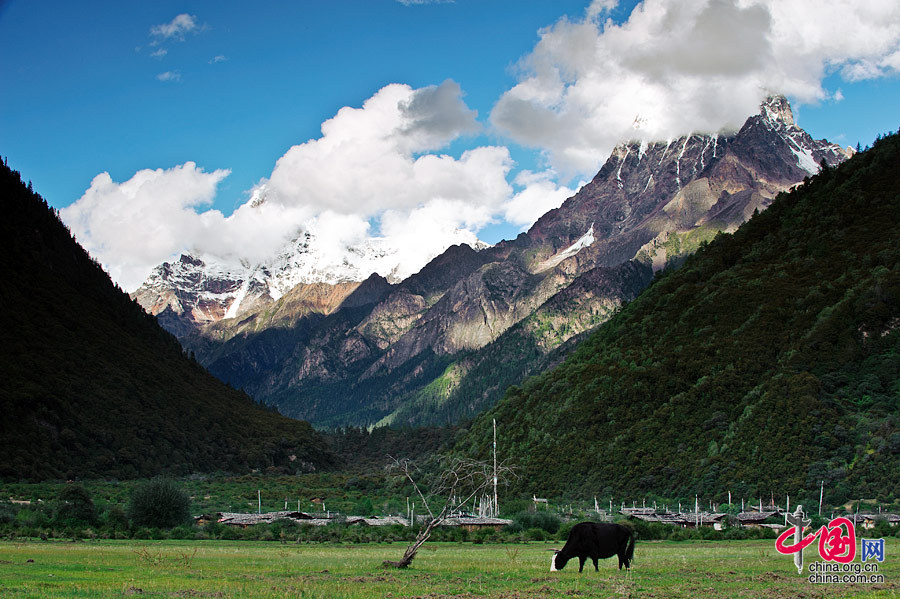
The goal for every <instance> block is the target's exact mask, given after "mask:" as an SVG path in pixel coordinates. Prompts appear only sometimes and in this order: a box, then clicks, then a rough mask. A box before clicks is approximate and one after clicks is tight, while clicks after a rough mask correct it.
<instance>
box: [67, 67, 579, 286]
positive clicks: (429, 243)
mask: <svg viewBox="0 0 900 599" xmlns="http://www.w3.org/2000/svg"><path fill="white" fill-rule="evenodd" d="M475 117H476V115H475V113H474V111H472V110H470V109H469V108H468V107H467V106H466V105H465V103H464V102H463V100H462V92H461V90H460V89H459V86H458V85H457V84H456V83H455V82H453V81H446V82H444V83H442V84H441V85H439V86H432V87H426V88H421V89H412V88H411V87H409V86H407V85H399V84H392V85H388V86H386V87H384V88H382V89H381V90H379V91H378V92H377V93H375V94H374V95H373V96H372V97H371V98H369V99H368V100H367V101H366V102H365V103H364V104H363V105H362V107H360V108H351V107H345V108H342V109H341V110H339V111H338V112H337V114H336V115H335V116H334V117H333V118H331V119H329V120H328V121H326V122H325V123H323V124H322V136H321V137H319V138H317V139H311V140H309V141H307V142H305V143H303V144H300V145H296V146H294V147H292V148H290V149H289V150H288V151H287V152H286V153H285V154H284V155H283V156H282V157H281V158H280V159H279V160H278V162H277V163H276V165H275V168H274V169H273V171H272V174H271V175H270V176H269V178H268V179H265V180H263V181H261V182H260V183H259V184H258V185H257V186H256V187H255V188H254V189H253V190H251V195H250V198H249V199H248V200H247V201H246V202H245V203H244V204H243V205H241V206H240V207H239V208H238V209H237V210H235V211H234V213H233V214H231V215H230V216H227V217H226V216H224V215H223V214H222V213H221V212H219V211H217V210H213V209H209V208H208V205H209V203H210V202H211V200H212V198H213V197H214V196H215V190H216V187H217V185H218V183H219V182H220V181H221V180H222V179H223V178H224V177H225V176H226V175H227V174H228V171H227V170H217V171H214V172H211V173H206V172H204V171H203V169H202V168H198V167H197V166H196V165H195V164H194V163H192V162H189V163H186V164H184V165H182V166H178V167H175V168H171V169H166V170H162V169H157V170H155V171H153V170H144V171H140V172H138V173H136V174H135V175H134V177H132V178H131V179H129V180H128V181H125V182H123V183H117V182H114V181H113V180H112V179H111V177H110V176H109V175H108V174H106V173H103V174H100V175H98V176H97V177H96V178H95V179H94V181H93V182H92V183H91V186H90V188H89V189H88V190H87V191H86V192H85V194H84V195H83V196H82V197H81V198H80V199H79V200H78V201H77V202H75V203H74V204H73V205H72V206H70V207H68V208H66V209H65V210H64V211H63V218H64V220H65V221H66V222H67V223H68V224H69V226H70V227H71V228H72V230H73V232H74V233H75V234H76V235H77V237H78V240H79V241H80V242H81V243H82V244H83V245H84V246H85V247H86V248H87V249H88V250H89V251H91V253H92V254H93V255H94V256H96V257H97V258H98V259H99V260H100V261H101V262H102V263H103V264H104V265H105V266H106V267H107V269H108V270H109V272H110V274H111V275H112V276H113V278H114V280H116V281H117V282H119V283H120V284H121V285H122V286H123V287H124V288H125V289H128V290H133V289H134V288H136V287H137V286H138V285H139V284H140V283H141V282H142V281H143V280H144V279H145V278H146V276H147V275H148V274H149V272H150V270H151V269H152V268H153V267H155V266H156V265H158V264H160V263H161V262H163V261H165V260H169V259H171V258H173V257H176V256H177V254H178V253H179V252H182V251H191V252H194V253H196V254H199V255H206V256H209V255H212V256H217V257H220V258H225V259H231V260H238V259H246V260H249V261H251V262H257V261H261V260H263V259H265V258H267V257H270V256H271V255H272V254H273V253H274V252H276V251H277V250H278V249H279V248H280V247H281V246H282V245H283V244H284V243H285V242H286V241H287V240H289V239H290V238H292V237H293V236H294V235H296V234H297V233H298V232H299V231H301V230H303V229H308V230H312V231H315V232H316V233H317V234H318V238H319V239H320V240H325V241H323V242H324V243H327V244H329V245H328V246H327V247H326V248H324V249H322V253H321V255H322V256H323V258H322V260H323V261H324V262H323V264H326V263H334V264H337V265H339V264H341V262H342V260H343V254H342V252H346V251H347V246H349V245H355V244H358V243H359V242H361V241H364V240H366V239H368V238H370V237H372V236H373V235H375V234H376V233H377V235H378V236H379V237H383V238H384V239H383V240H382V242H380V243H381V244H382V246H386V247H388V248H390V249H391V255H392V258H390V260H393V262H391V263H390V264H389V263H388V262H387V261H385V264H384V265H382V267H381V270H379V272H381V274H383V275H387V274H389V273H390V271H391V270H393V269H394V267H396V269H395V270H394V271H393V274H394V275H395V276H401V277H405V276H408V275H410V274H413V273H415V272H417V271H418V270H419V269H420V268H421V267H422V266H424V265H425V264H426V262H427V261H428V260H429V259H430V258H431V257H433V256H435V255H437V254H438V253H440V252H441V251H443V250H444V249H445V248H446V247H447V246H449V245H451V244H457V243H470V244H471V243H474V242H475V241H476V240H477V231H478V230H479V229H481V228H482V227H484V226H485V225H487V224H488V223H491V222H493V221H494V220H495V219H496V218H497V216H498V215H501V214H503V213H504V212H506V213H508V214H509V215H510V218H514V219H515V222H516V223H518V224H527V223H528V221H529V219H531V220H533V219H535V218H537V216H539V214H538V213H537V211H538V208H536V206H546V205H550V204H558V202H559V201H561V196H560V193H566V192H568V191H569V190H565V192H561V191H560V190H555V189H554V188H553V186H552V184H551V176H550V174H549V173H545V174H541V175H532V174H529V175H527V176H526V175H520V176H519V177H518V178H517V179H516V187H517V189H518V190H519V191H518V193H514V189H513V187H512V186H511V185H510V183H509V182H508V181H507V176H508V175H509V173H510V171H511V169H512V167H513V162H512V159H511V158H510V154H509V151H508V149H507V148H505V147H495V146H485V147H477V148H474V149H471V150H468V151H465V152H463V153H462V155H460V156H459V157H454V156H450V155H446V154H440V153H437V151H438V150H440V149H442V148H444V147H445V146H446V145H447V144H448V143H449V142H451V141H452V140H454V139H456V138H457V137H459V136H461V135H465V134H469V133H474V132H476V131H478V130H479V126H478V123H477V121H476V119H475ZM370 223H371V224H374V225H375V226H374V229H375V230H374V231H373V230H372V227H371V226H370Z"/></svg>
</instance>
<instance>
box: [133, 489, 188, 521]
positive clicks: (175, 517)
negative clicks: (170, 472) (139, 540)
mask: <svg viewBox="0 0 900 599" xmlns="http://www.w3.org/2000/svg"><path fill="white" fill-rule="evenodd" d="M128 517H129V518H130V519H131V521H132V523H134V524H135V525H136V526H147V527H160V528H172V527H174V526H178V525H179V524H185V523H186V522H187V521H188V520H189V519H190V517H191V500H190V499H189V498H188V496H187V495H186V494H185V493H184V491H182V490H181V489H180V488H179V487H178V485H176V484H175V482H174V481H171V480H169V479H165V478H155V479H153V480H151V481H148V482H146V483H143V484H141V485H138V486H137V487H135V489H134V491H133V492H132V494H131V503H129V505H128Z"/></svg>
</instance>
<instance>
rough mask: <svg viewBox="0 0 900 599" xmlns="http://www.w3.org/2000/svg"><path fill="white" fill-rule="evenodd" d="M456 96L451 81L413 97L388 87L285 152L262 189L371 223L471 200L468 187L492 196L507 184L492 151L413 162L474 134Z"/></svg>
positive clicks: (468, 112) (472, 122) (289, 200)
mask: <svg viewBox="0 0 900 599" xmlns="http://www.w3.org/2000/svg"><path fill="white" fill-rule="evenodd" d="M461 96H462V93H461V90H460V88H459V85H458V84H456V83H455V82H453V81H445V82H444V83H442V84H441V85H440V86H437V87H426V88H422V89H418V90H414V89H412V88H411V87H409V86H408V85H400V84H392V85H388V86H386V87H384V88H382V89H381V90H379V91H378V92H377V93H376V94H375V95H373V96H372V97H371V98H369V99H368V100H366V101H365V103H364V104H363V106H362V107H361V108H351V107H344V108H342V109H341V110H340V111H338V113H337V114H336V115H335V116H334V117H333V118H331V119H329V120H327V121H325V123H323V124H322V136H321V137H320V138H318V139H313V140H309V141H307V142H306V143H303V144H300V145H296V146H294V147H292V148H290V149H289V150H288V151H287V152H286V153H285V154H284V156H282V157H281V158H280V159H279V160H278V162H277V164H276V165H275V169H274V170H273V171H272V174H271V176H270V177H269V179H268V180H267V181H265V182H264V183H263V185H264V186H265V189H266V196H267V197H269V198H271V197H275V198H278V200H279V201H281V202H282V203H287V204H303V205H305V206H309V207H312V208H314V209H316V210H317V211H322V210H332V211H334V212H339V213H353V214H365V215H372V214H374V213H376V212H380V211H383V210H388V209H395V208H402V207H408V208H409V207H415V206H417V205H419V204H420V203H422V202H425V201H428V200H431V199H435V198H443V199H453V198H459V197H464V198H466V199H469V200H472V199H473V198H471V195H470V194H471V193H472V192H473V186H475V187H476V188H478V189H484V186H485V185H486V186H487V187H488V188H489V189H491V190H496V188H497V185H498V181H499V180H504V179H503V177H504V176H505V172H503V171H502V169H501V171H500V172H498V170H497V169H496V168H495V167H496V166H497V163H496V159H495V158H496V155H497V153H496V149H483V148H482V149H479V153H477V154H466V155H463V157H462V158H461V159H460V160H456V159H454V158H452V157H450V156H438V155H435V154H423V155H420V156H416V154H417V153H423V152H427V151H430V150H437V149H440V148H442V147H444V146H445V145H446V144H447V143H448V142H449V141H451V140H453V139H455V138H456V137H458V136H460V135H463V134H466V133H474V132H475V131H477V130H478V126H477V123H476V120H475V116H476V115H475V113H474V111H471V110H469V109H468V108H467V107H466V105H465V103H464V102H463V101H462V97H461ZM503 152H505V150H503ZM484 158H488V159H487V160H482V159H484ZM508 160H509V159H508V154H504V157H503V161H506V162H508ZM498 176H499V179H498ZM504 181H505V180H504ZM484 201H496V198H493V197H485V198H484Z"/></svg>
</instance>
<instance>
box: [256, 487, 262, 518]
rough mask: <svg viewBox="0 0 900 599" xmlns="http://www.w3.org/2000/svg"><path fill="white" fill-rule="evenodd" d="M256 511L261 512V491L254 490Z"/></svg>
mask: <svg viewBox="0 0 900 599" xmlns="http://www.w3.org/2000/svg"><path fill="white" fill-rule="evenodd" d="M256 502H257V503H256V513H257V514H262V491H260V490H259V489H257V490H256Z"/></svg>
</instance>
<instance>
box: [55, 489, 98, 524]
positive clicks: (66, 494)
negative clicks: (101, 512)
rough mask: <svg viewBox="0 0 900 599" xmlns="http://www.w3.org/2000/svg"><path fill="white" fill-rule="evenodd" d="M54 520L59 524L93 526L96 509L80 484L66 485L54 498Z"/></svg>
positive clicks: (95, 520)
mask: <svg viewBox="0 0 900 599" xmlns="http://www.w3.org/2000/svg"><path fill="white" fill-rule="evenodd" d="M54 511H55V514H54V520H55V521H56V522H58V523H60V524H70V525H75V524H82V523H83V524H95V523H96V522H97V508H96V507H94V501H93V500H92V499H91V496H90V495H89V494H88V492H87V489H85V488H84V487H83V486H82V485H81V484H79V483H74V484H68V485H66V486H65V487H63V490H62V491H60V492H59V495H58V496H57V497H56V509H55V510H54Z"/></svg>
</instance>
